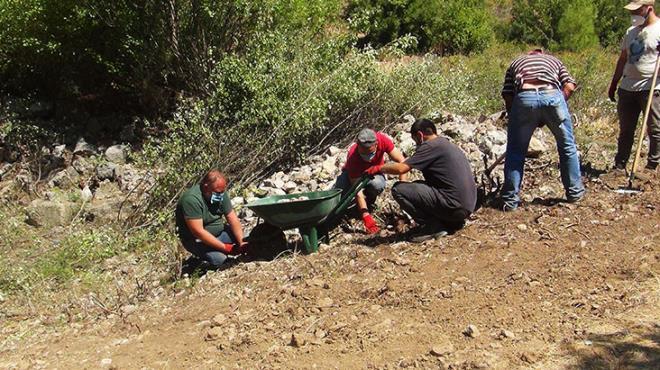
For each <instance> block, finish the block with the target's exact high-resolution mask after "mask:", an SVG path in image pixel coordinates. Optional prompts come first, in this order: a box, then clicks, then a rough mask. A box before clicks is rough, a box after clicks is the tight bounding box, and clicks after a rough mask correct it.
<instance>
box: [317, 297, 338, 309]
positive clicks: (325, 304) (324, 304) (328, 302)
mask: <svg viewBox="0 0 660 370" xmlns="http://www.w3.org/2000/svg"><path fill="white" fill-rule="evenodd" d="M333 304H334V302H333V301H332V299H330V298H328V297H325V298H319V300H318V301H316V306H317V307H318V308H329V307H332V305H333Z"/></svg>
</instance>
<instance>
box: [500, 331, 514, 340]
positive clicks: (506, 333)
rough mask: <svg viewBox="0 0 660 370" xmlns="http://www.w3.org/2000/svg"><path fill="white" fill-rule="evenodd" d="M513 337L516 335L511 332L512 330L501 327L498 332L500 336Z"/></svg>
mask: <svg viewBox="0 0 660 370" xmlns="http://www.w3.org/2000/svg"><path fill="white" fill-rule="evenodd" d="M515 337H516V335H515V334H513V332H511V331H508V330H505V329H502V331H501V332H500V338H507V339H514V338H515Z"/></svg>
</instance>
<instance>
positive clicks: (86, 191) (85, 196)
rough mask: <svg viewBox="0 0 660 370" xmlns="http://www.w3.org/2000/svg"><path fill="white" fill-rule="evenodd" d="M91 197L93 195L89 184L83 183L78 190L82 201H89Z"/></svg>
mask: <svg viewBox="0 0 660 370" xmlns="http://www.w3.org/2000/svg"><path fill="white" fill-rule="evenodd" d="M92 197H94V194H92V190H91V189H90V188H89V186H87V185H85V188H83V189H82V190H81V191H80V198H82V200H83V202H89V201H90V200H92Z"/></svg>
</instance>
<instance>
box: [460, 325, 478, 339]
mask: <svg viewBox="0 0 660 370" xmlns="http://www.w3.org/2000/svg"><path fill="white" fill-rule="evenodd" d="M463 334H464V335H466V336H468V337H470V338H476V337H478V336H479V329H477V327H476V326H474V325H472V324H470V325H468V326H467V328H465V330H464V331H463Z"/></svg>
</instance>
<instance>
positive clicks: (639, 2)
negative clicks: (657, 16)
mask: <svg viewBox="0 0 660 370" xmlns="http://www.w3.org/2000/svg"><path fill="white" fill-rule="evenodd" d="M644 5H651V6H655V0H632V1H631V2H629V3H628V5H626V6H624V7H623V8H624V9H627V10H637V9H639V8H641V7H643V6H644Z"/></svg>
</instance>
